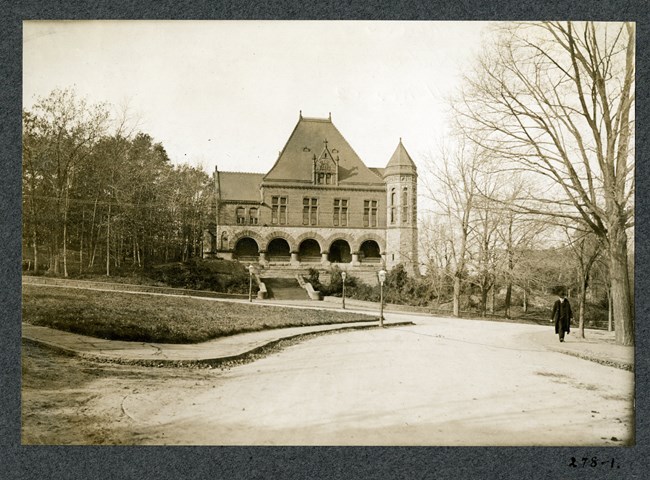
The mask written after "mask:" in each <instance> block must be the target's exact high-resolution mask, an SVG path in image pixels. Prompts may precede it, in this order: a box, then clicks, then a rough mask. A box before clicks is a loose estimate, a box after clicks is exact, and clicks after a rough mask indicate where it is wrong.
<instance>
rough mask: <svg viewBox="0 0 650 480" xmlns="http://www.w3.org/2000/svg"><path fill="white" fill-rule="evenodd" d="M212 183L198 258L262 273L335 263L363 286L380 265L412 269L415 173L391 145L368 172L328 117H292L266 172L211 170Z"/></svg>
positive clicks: (415, 258)
mask: <svg viewBox="0 0 650 480" xmlns="http://www.w3.org/2000/svg"><path fill="white" fill-rule="evenodd" d="M387 156H388V155H387ZM214 185H215V192H214V193H215V201H214V202H213V203H214V205H213V208H214V210H213V218H214V224H212V225H211V226H210V228H209V230H208V231H207V232H206V238H205V242H204V257H205V258H224V259H230V260H239V261H241V262H246V263H254V264H256V265H258V264H259V265H260V266H261V268H263V269H268V270H270V271H273V270H277V271H282V270H284V271H286V270H295V271H306V269H307V268H317V269H319V270H321V271H328V270H329V269H330V268H331V267H332V266H333V265H337V266H338V267H339V268H341V269H342V270H348V271H349V272H350V273H351V274H353V275H357V276H359V277H361V278H364V279H365V280H366V281H368V280H372V279H373V278H375V273H376V271H377V270H379V269H380V268H381V267H382V266H383V267H385V268H386V269H389V270H390V269H391V268H393V267H394V266H395V265H397V264H399V263H401V264H403V265H404V266H405V267H406V270H407V271H408V272H409V274H411V275H413V274H414V273H415V272H416V271H417V269H418V256H417V208H416V205H417V169H416V166H415V164H414V163H413V160H412V159H411V157H410V156H409V154H408V153H407V151H406V149H405V148H404V145H403V144H402V141H401V139H400V141H399V143H398V145H397V148H396V149H395V152H394V153H393V155H392V156H391V157H390V159H389V160H388V163H387V164H386V167H385V168H369V167H367V166H366V165H365V164H364V163H363V161H361V159H360V158H359V156H358V155H357V154H356V153H355V151H354V150H353V149H352V147H351V146H350V145H349V144H348V142H347V141H346V140H345V138H344V137H343V136H342V135H341V133H340V132H339V131H338V129H337V128H336V127H335V126H334V124H333V123H332V119H331V115H330V117H329V118H307V117H303V116H302V113H301V114H300V117H299V120H298V123H297V125H296V127H295V128H294V130H293V132H292V133H291V135H290V136H289V140H288V141H287V143H286V145H285V146H284V148H283V150H282V151H281V152H280V154H279V156H278V159H277V160H276V162H275V164H274V165H273V167H272V168H271V170H270V171H269V172H268V173H266V174H264V173H244V172H222V171H219V170H218V169H215V172H214Z"/></svg>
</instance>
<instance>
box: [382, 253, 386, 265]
mask: <svg viewBox="0 0 650 480" xmlns="http://www.w3.org/2000/svg"><path fill="white" fill-rule="evenodd" d="M381 266H382V268H386V252H382V253H381Z"/></svg>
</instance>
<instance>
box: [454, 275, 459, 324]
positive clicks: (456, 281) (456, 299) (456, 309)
mask: <svg viewBox="0 0 650 480" xmlns="http://www.w3.org/2000/svg"><path fill="white" fill-rule="evenodd" d="M454 317H460V275H456V276H454Z"/></svg>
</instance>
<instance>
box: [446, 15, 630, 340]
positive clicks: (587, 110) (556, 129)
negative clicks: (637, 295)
mask: <svg viewBox="0 0 650 480" xmlns="http://www.w3.org/2000/svg"><path fill="white" fill-rule="evenodd" d="M634 54H635V43H634V24H632V23H619V24H616V23H607V24H602V23H601V24H596V23H594V22H584V23H574V22H566V23H560V22H544V23H532V24H530V23H522V24H517V25H515V26H512V27H508V28H503V29H501V30H500V31H499V35H498V36H497V39H496V42H495V44H493V45H490V48H489V51H486V53H485V54H484V55H483V56H482V57H481V59H480V62H479V65H478V67H477V68H476V70H475V71H474V72H473V73H471V74H469V75H467V77H466V79H465V80H466V81H465V88H464V91H463V93H462V102H461V103H460V104H459V105H457V109H456V111H457V113H458V114H459V117H460V121H461V123H462V124H463V127H464V129H465V132H466V134H467V135H468V136H469V137H470V138H471V139H472V140H473V141H474V142H476V143H477V144H478V145H480V146H481V147H483V148H486V149H488V150H490V151H492V152H493V153H494V154H495V155H496V156H498V157H500V158H502V159H503V160H504V162H509V163H510V164H511V166H512V168H513V169H518V170H521V171H524V172H528V173H531V174H534V175H537V176H538V178H539V179H540V182H546V183H544V185H547V186H548V192H547V195H546V196H544V197H539V198H537V199H534V200H533V199H522V201H521V202H519V204H518V208H520V209H521V210H522V211H528V212H533V213H537V214H543V215H549V214H550V215H554V216H556V217H561V218H566V219H570V220H572V221H573V222H575V223H578V222H582V223H584V224H586V225H588V226H589V228H590V229H591V230H592V231H593V232H594V233H595V234H596V235H597V236H598V237H599V238H600V239H601V240H602V241H603V243H604V244H605V246H606V248H607V254H608V258H609V266H610V275H611V296H612V305H613V315H614V321H615V326H616V340H617V343H619V344H623V345H629V344H632V343H633V342H634V330H633V308H632V295H631V285H630V278H629V269H628V253H627V231H626V230H627V229H628V228H629V227H631V226H632V225H633V218H634V210H633V195H634V161H633V151H632V148H633V147H632V145H633V142H632V140H633V132H634V111H633V106H634V72H635V65H634Z"/></svg>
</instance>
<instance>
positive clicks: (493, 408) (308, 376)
mask: <svg viewBox="0 0 650 480" xmlns="http://www.w3.org/2000/svg"><path fill="white" fill-rule="evenodd" d="M409 318H410V319H413V317H409ZM540 329H542V330H543V329H544V327H539V326H530V325H518V324H504V323H492V322H481V321H459V320H453V319H422V320H418V321H417V325H415V326H409V327H399V328H390V329H383V330H382V329H376V330H365V331H354V332H346V333H337V334H329V335H324V336H319V337H316V338H312V339H309V340H306V341H303V342H300V343H298V344H295V345H292V346H290V347H288V348H286V349H284V350H282V351H280V352H278V353H274V354H272V355H269V356H267V357H265V358H262V359H259V360H257V361H255V362H253V363H248V364H245V365H240V366H236V367H234V368H231V369H229V370H225V371H222V370H187V369H181V368H176V369H172V368H159V369H156V368H146V367H133V366H118V365H105V364H97V363H93V362H90V361H86V360H79V359H74V358H69V357H61V356H58V355H56V354H53V353H52V352H49V351H46V350H43V349H41V348H39V347H34V346H26V347H25V348H24V358H23V409H24V411H23V443H50V444H69V443H109V444H194V445H251V444H253V445H623V444H629V443H630V442H632V439H633V407H632V406H633V374H632V373H631V372H628V371H624V370H620V369H615V368H612V367H607V366H603V365H599V364H596V363H593V362H589V361H586V360H582V359H579V358H575V357H571V356H567V355H562V354H560V353H555V352H550V351H547V350H546V349H545V348H543V347H541V346H539V345H538V344H536V343H534V342H533V341H532V340H531V338H532V335H534V334H536V333H539V332H540ZM547 330H548V333H549V335H552V332H551V330H550V329H548V328H547ZM568 341H571V340H570V338H569V340H568ZM53 372H55V373H54V376H53Z"/></svg>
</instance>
